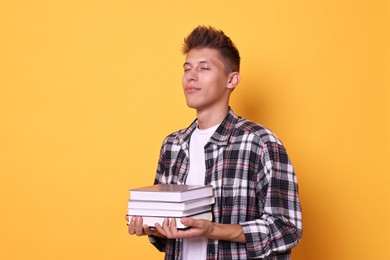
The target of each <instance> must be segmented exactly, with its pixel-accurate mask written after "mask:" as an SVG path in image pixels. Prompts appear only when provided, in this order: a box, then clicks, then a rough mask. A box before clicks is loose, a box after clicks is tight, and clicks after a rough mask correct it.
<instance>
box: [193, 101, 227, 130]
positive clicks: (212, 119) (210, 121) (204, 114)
mask: <svg viewBox="0 0 390 260" xmlns="http://www.w3.org/2000/svg"><path fill="white" fill-rule="evenodd" d="M228 112H229V106H224V107H221V108H219V109H218V110H216V109H214V110H213V111H197V119H198V127H199V129H207V128H210V127H213V126H215V125H218V124H220V123H221V122H222V121H223V120H224V119H225V117H226V115H227V114H228Z"/></svg>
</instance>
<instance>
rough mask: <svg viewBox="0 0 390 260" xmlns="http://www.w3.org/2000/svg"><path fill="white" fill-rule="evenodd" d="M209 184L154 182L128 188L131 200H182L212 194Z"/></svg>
mask: <svg viewBox="0 0 390 260" xmlns="http://www.w3.org/2000/svg"><path fill="white" fill-rule="evenodd" d="M213 194H214V191H213V187H212V186H211V185H176V184H156V185H151V186H146V187H142V188H136V189H131V190H130V199H131V200H149V201H167V202H183V201H189V200H194V199H199V198H202V197H209V196H213Z"/></svg>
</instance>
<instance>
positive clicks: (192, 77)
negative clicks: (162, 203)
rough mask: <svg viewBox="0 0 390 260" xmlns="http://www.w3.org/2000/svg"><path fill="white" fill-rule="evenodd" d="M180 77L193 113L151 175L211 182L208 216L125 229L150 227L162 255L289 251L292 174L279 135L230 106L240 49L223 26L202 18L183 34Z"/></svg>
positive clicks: (297, 211)
mask: <svg viewBox="0 0 390 260" xmlns="http://www.w3.org/2000/svg"><path fill="white" fill-rule="evenodd" d="M183 54H185V55H186V60H185V63H184V75H183V79H182V84H183V88H184V95H185V98H186V101H187V105H188V106H189V107H191V108H193V109H195V110H196V113H197V119H196V120H195V121H194V122H193V123H192V124H191V125H190V126H189V127H188V128H186V129H182V130H180V131H177V132H175V133H173V134H171V135H169V136H168V137H167V138H166V139H165V140H164V142H163V145H162V148H161V153H160V159H159V163H158V169H157V174H156V179H155V183H172V184H211V185H212V186H213V187H214V193H215V198H216V202H215V204H214V206H213V222H210V221H207V220H195V219H191V218H183V219H182V220H181V221H182V222H183V224H185V225H187V226H191V228H189V229H186V230H178V229H177V228H176V222H175V221H174V220H172V221H171V220H170V219H166V220H165V221H164V223H163V224H162V225H157V226H156V228H149V227H148V226H146V225H143V224H142V217H133V218H132V219H131V221H130V224H129V233H130V234H135V235H138V236H141V235H148V236H149V239H150V241H151V242H152V243H153V244H154V245H155V246H156V247H157V248H158V249H159V250H161V251H165V252H166V255H165V259H190V260H194V259H195V260H198V259H248V258H263V259H290V253H291V249H292V248H293V247H294V246H296V245H297V244H298V242H299V241H300V238H301V235H302V218H301V207H300V202H299V198H298V185H297V179H296V176H295V173H294V170H293V167H292V165H291V162H290V160H289V158H288V156H287V153H286V150H285V148H284V147H283V145H282V143H281V142H280V141H279V139H278V138H277V137H276V136H275V135H274V134H273V133H272V132H271V131H270V130H268V129H266V128H264V127H263V126H261V125H259V124H257V123H254V122H251V121H248V120H246V119H244V118H242V117H239V116H237V115H236V114H234V112H233V111H232V109H231V108H230V107H229V98H230V94H231V93H232V91H233V90H234V88H235V87H236V86H237V84H238V83H239V82H240V74H239V69H240V56H239V52H238V50H237V48H236V47H235V45H234V44H233V42H232V41H231V40H230V38H229V37H227V36H226V35H225V34H224V33H223V32H222V31H219V30H215V29H214V28H212V27H204V26H199V27H197V28H195V29H194V30H193V31H192V32H191V34H190V35H189V36H188V37H187V38H186V39H185V42H184V47H183Z"/></svg>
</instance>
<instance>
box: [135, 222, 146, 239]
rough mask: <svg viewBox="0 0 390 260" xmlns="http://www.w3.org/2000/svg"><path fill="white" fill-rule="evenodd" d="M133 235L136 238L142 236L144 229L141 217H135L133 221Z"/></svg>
mask: <svg viewBox="0 0 390 260" xmlns="http://www.w3.org/2000/svg"><path fill="white" fill-rule="evenodd" d="M135 234H136V235H137V236H143V235H144V228H143V219H142V217H137V218H136V219H135Z"/></svg>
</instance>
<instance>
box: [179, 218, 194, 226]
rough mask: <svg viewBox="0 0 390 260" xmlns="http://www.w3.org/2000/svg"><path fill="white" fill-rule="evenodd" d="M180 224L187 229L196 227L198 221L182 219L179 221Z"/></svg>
mask: <svg viewBox="0 0 390 260" xmlns="http://www.w3.org/2000/svg"><path fill="white" fill-rule="evenodd" d="M180 222H181V223H182V224H183V225H186V226H189V227H198V225H197V224H198V221H197V219H193V218H182V219H181V220H180Z"/></svg>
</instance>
